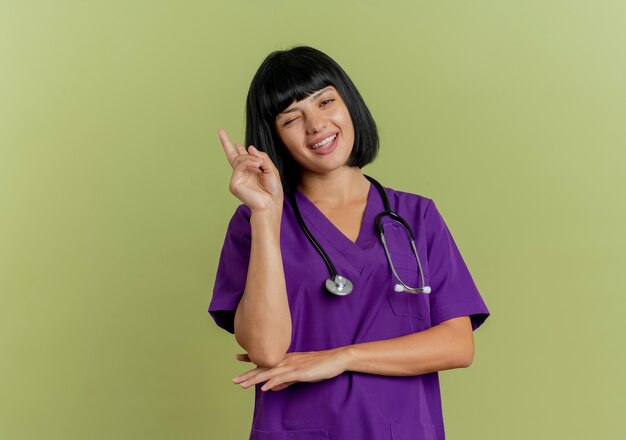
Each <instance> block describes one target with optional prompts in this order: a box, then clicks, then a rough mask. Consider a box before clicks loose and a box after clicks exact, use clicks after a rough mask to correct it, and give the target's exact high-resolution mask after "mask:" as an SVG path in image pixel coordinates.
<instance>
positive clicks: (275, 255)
mask: <svg viewBox="0 0 626 440" xmlns="http://www.w3.org/2000/svg"><path fill="white" fill-rule="evenodd" d="M218 134H219V136H220V140H221V142H222V147H223V148H224V153H225V154H226V158H227V159H228V163H229V164H230V165H231V166H232V168H233V174H232V176H231V180H230V185H229V190H230V192H231V193H233V195H235V196H236V197H237V198H238V199H239V200H241V201H242V202H243V203H245V204H246V205H247V206H248V207H249V208H250V213H251V215H250V235H251V236H250V259H249V261H248V273H247V275H246V282H245V287H244V291H243V293H242V295H241V298H240V299H239V303H238V304H237V309H236V311H235V317H234V322H233V325H234V333H235V339H236V341H237V343H239V345H241V347H242V348H244V349H245V350H246V351H247V352H248V353H249V356H250V359H251V360H252V361H253V362H254V363H256V364H257V365H263V366H270V365H275V364H276V363H277V362H280V360H281V359H283V358H284V356H285V353H286V352H287V350H288V349H289V345H291V314H290V311H289V303H288V301H287V288H286V284H285V274H284V273H283V264H282V255H281V250H280V223H281V218H282V206H283V189H282V184H281V180H280V175H279V172H278V169H277V168H276V166H274V164H273V163H272V160H271V159H270V157H269V156H268V155H267V153H264V152H262V151H259V150H257V149H256V148H255V147H254V146H252V145H250V147H249V149H248V150H246V149H245V148H244V147H243V145H241V144H240V143H236V144H235V145H233V144H232V142H231V141H230V139H229V138H228V135H227V134H226V131H225V130H223V129H220V130H218Z"/></svg>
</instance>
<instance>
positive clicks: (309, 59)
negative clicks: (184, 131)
mask: <svg viewBox="0 0 626 440" xmlns="http://www.w3.org/2000/svg"><path fill="white" fill-rule="evenodd" d="M246 112H247V114H246V117H247V124H246V144H247V145H249V148H248V149H247V151H246V149H245V148H244V147H243V145H241V144H238V143H236V144H235V145H233V144H232V143H231V141H230V140H229V138H228V135H227V134H226V132H225V131H224V130H219V136H220V139H221V142H222V145H223V148H224V151H225V154H226V157H227V158H228V161H229V163H230V164H231V166H232V167H233V174H232V178H231V182H230V191H231V192H232V193H233V194H234V195H235V196H236V197H237V198H239V199H240V200H241V201H242V202H243V204H241V205H240V206H239V207H238V208H237V210H236V211H235V213H234V215H233V217H232V219H231V221H230V224H229V226H228V231H227V234H226V239H225V242H224V246H223V248H222V252H221V256H220V262H219V265H218V270H217V276H216V281H215V287H214V291H213V298H212V300H211V304H210V306H209V313H210V314H211V316H212V317H213V319H214V320H215V322H216V323H217V324H218V325H219V326H220V327H222V328H224V329H226V330H228V331H229V332H231V333H234V334H235V338H236V340H237V342H238V343H239V344H240V345H241V347H243V348H244V349H245V350H246V352H247V354H242V355H237V358H238V359H239V360H240V361H245V362H252V363H254V364H255V365H256V366H257V367H256V368H254V369H251V370H250V371H248V372H246V373H244V374H242V375H241V376H238V377H236V378H234V379H233V381H234V383H235V384H239V385H240V386H242V387H243V388H249V387H251V386H253V385H254V386H255V410H254V417H253V421H252V429H251V435H250V438H251V439H253V440H275V439H281V440H286V439H289V440H292V439H306V440H317V439H328V440H355V439H390V440H391V439H395V440H399V439H402V440H405V439H443V438H444V436H445V434H444V426H443V417H442V410H441V400H440V392H439V382H438V375H437V371H440V370H446V369H451V368H460V367H468V366H469V365H470V364H471V363H472V359H473V355H474V345H473V344H474V342H473V330H475V329H476V328H478V327H479V326H480V325H481V324H482V323H483V321H484V320H485V319H486V318H487V316H488V315H489V311H488V309H487V307H486V306H485V304H484V302H483V300H482V298H481V296H480V294H479V292H478V290H477V289H476V286H475V284H474V282H473V281H472V278H471V276H470V273H469V271H468V269H467V267H466V265H465V264H464V262H463V259H462V257H461V255H460V253H459V251H458V249H457V247H456V245H455V243H454V241H453V239H452V236H451V234H450V232H449V230H448V228H447V227H446V225H445V223H444V221H443V219H442V218H441V216H440V214H439V212H438V211H437V208H436V207H435V205H434V203H433V202H432V200H430V199H428V198H425V197H422V196H420V195H416V194H410V193H406V192H402V191H397V190H394V189H391V188H386V189H383V188H382V187H379V186H377V182H376V181H375V180H374V179H372V178H370V177H369V176H365V175H364V174H363V173H362V172H361V168H362V167H363V166H365V165H366V164H368V163H370V162H371V161H373V160H374V158H375V157H376V154H377V152H378V135H377V130H376V125H375V123H374V121H373V119H372V117H371V115H370V112H369V111H368V109H367V106H366V105H365V103H364V102H363V99H362V98H361V96H360V94H359V92H358V91H357V89H356V87H355V86H354V84H353V83H352V81H351V80H350V79H349V77H348V76H347V75H346V73H345V72H344V71H343V70H342V69H341V67H340V66H339V65H338V64H337V63H335V62H334V61H333V60H332V59H331V58H329V57H328V56H327V55H325V54H323V53H322V52H320V51H318V50H315V49H313V48H310V47H295V48H293V49H290V50H286V51H276V52H273V53H271V54H270V55H269V56H268V57H267V58H266V59H265V60H264V61H263V63H262V65H261V66H260V68H259V69H258V71H257V73H256V75H255V76H254V78H253V80H252V84H251V86H250V90H249V93H248V97H247V103H246ZM384 196H386V198H388V203H389V205H390V209H391V210H393V211H395V212H396V213H397V214H398V215H400V216H402V217H403V218H404V220H405V221H406V223H407V226H409V227H410V229H411V230H412V233H413V234H414V238H415V250H416V251H417V252H414V250H413V248H412V247H411V237H410V233H409V232H408V230H407V229H406V228H405V227H404V226H403V225H402V224H401V223H400V222H399V221H397V220H395V219H394V218H392V217H391V216H384V217H382V218H380V219H379V223H380V224H381V225H382V228H383V230H384V239H385V243H386V246H387V250H385V247H384V246H383V245H382V240H380V237H379V235H378V232H377V229H376V223H377V221H376V216H377V214H378V213H380V212H382V211H384V210H385V200H384V199H385V197H384ZM307 230H308V232H307ZM309 235H310V236H311V237H309ZM316 243H317V244H316ZM318 248H321V250H323V251H325V253H326V256H323V254H322V252H321V250H320V249H318ZM386 252H388V254H387V253H386ZM327 260H329V261H330V262H329V261H327ZM390 261H391V262H392V263H393V266H392V265H391V264H390ZM392 267H393V269H392ZM420 268H421V270H420ZM394 271H395V274H394ZM329 275H330V276H329ZM337 275H339V276H340V277H339V278H337ZM396 275H397V277H396ZM413 292H415V293H413ZM427 292H431V293H427Z"/></svg>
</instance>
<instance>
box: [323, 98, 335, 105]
mask: <svg viewBox="0 0 626 440" xmlns="http://www.w3.org/2000/svg"><path fill="white" fill-rule="evenodd" d="M333 101H334V99H330V98H328V99H325V100H323V101H322V105H326V104H330V103H331V102H333Z"/></svg>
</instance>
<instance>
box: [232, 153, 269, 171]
mask: <svg viewBox="0 0 626 440" xmlns="http://www.w3.org/2000/svg"><path fill="white" fill-rule="evenodd" d="M262 165H263V161H262V160H261V159H259V158H257V157H253V156H250V155H246V156H237V157H236V158H235V160H233V175H234V174H235V173H236V172H243V171H245V170H248V169H249V170H255V171H259V168H260V167H261V166H262Z"/></svg>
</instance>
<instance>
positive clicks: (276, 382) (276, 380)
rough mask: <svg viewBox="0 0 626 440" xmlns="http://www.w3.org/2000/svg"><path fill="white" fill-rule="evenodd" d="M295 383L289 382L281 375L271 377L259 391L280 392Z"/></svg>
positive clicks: (285, 376)
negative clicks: (270, 390)
mask: <svg viewBox="0 0 626 440" xmlns="http://www.w3.org/2000/svg"><path fill="white" fill-rule="evenodd" d="M293 383H296V381H293V380H290V379H288V378H287V375H281V376H276V377H272V378H271V379H270V380H268V381H267V382H265V383H264V384H263V386H262V387H261V391H267V390H269V389H272V390H274V391H279V390H282V389H283V388H287V387H288V386H289V385H291V384H293Z"/></svg>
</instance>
